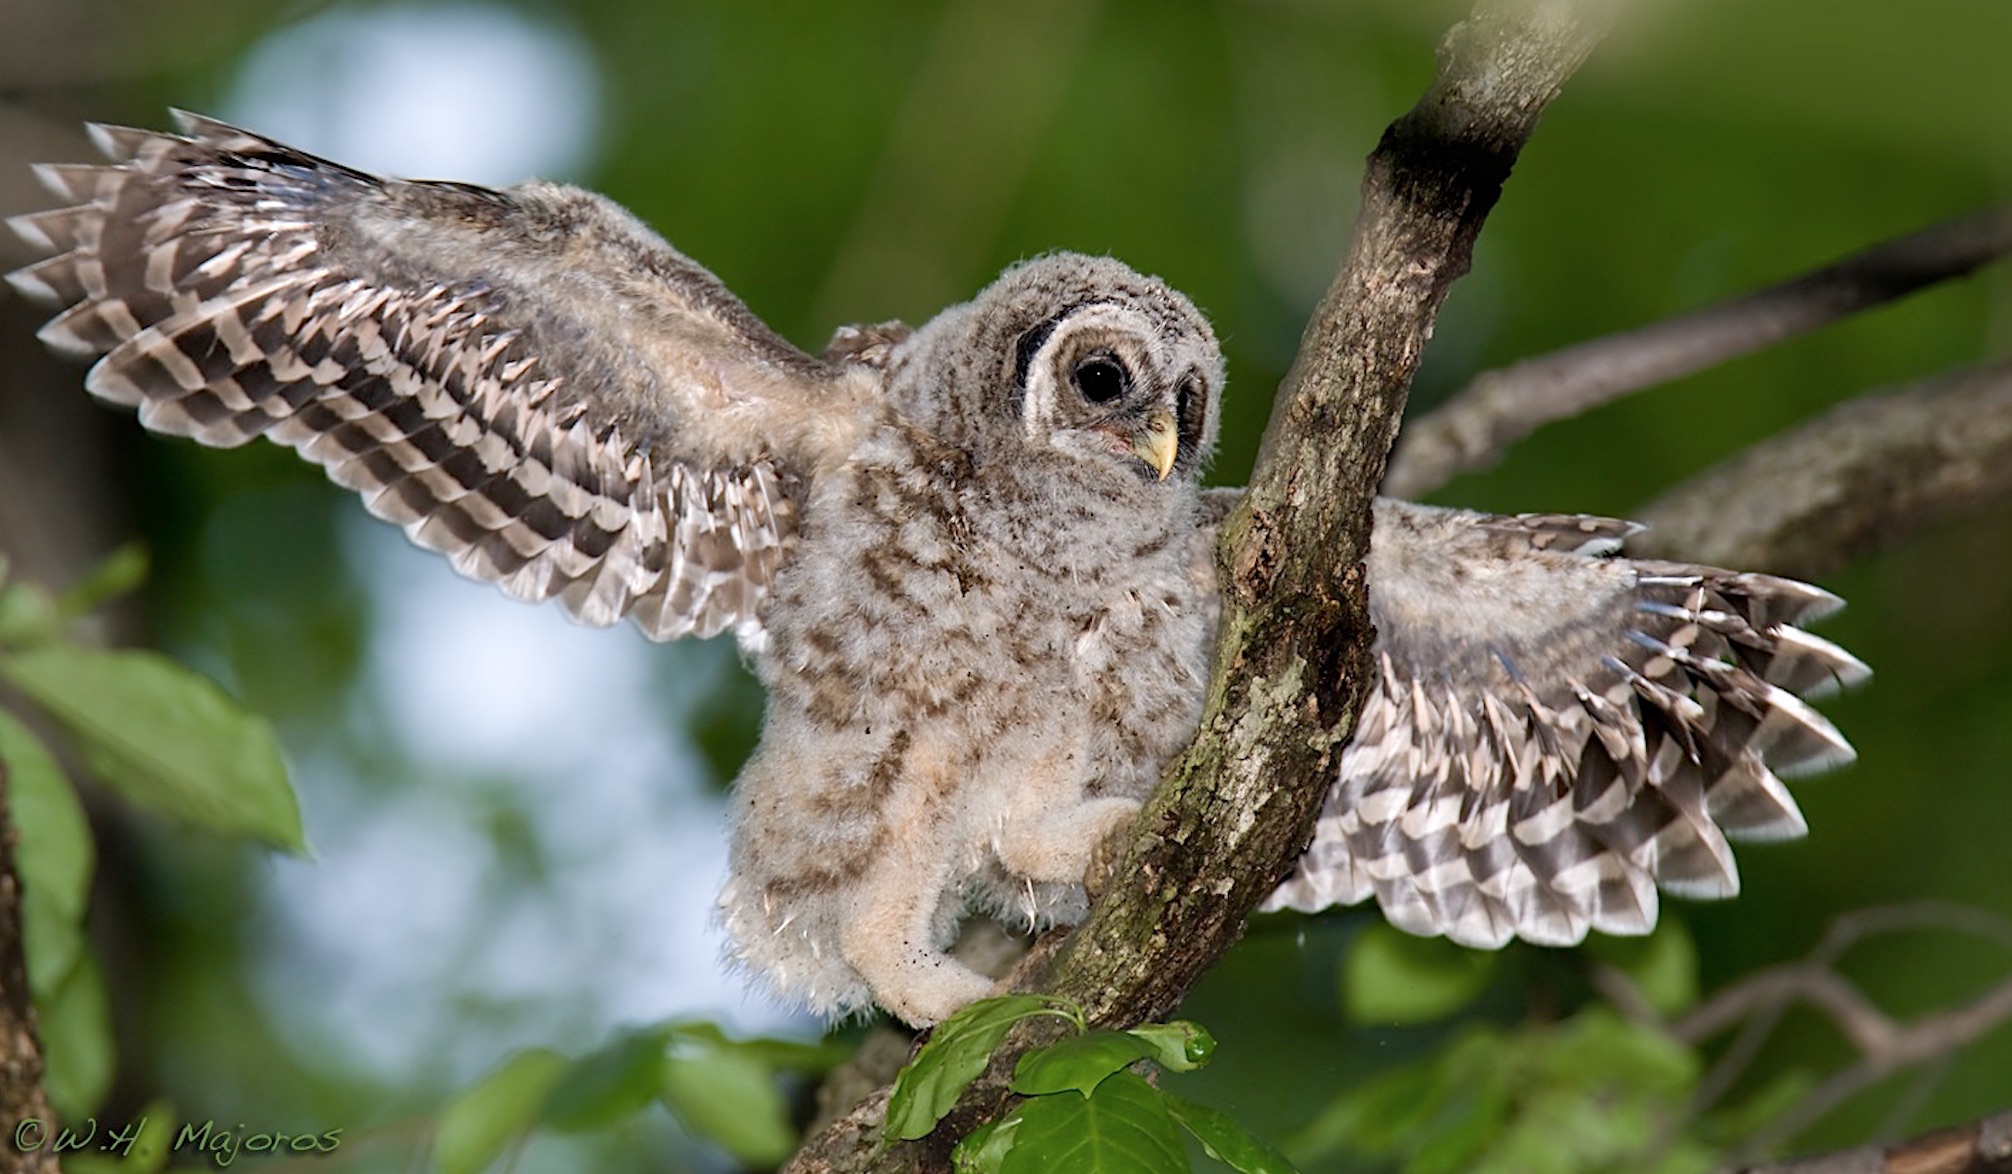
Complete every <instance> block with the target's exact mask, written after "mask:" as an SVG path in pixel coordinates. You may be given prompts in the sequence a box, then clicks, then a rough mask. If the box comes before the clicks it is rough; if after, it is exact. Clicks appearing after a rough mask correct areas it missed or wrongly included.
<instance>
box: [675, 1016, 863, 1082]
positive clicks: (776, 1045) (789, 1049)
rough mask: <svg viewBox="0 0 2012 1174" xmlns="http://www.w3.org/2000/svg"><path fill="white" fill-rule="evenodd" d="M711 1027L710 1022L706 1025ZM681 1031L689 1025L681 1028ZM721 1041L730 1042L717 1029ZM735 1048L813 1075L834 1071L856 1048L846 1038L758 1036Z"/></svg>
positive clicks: (768, 1062) (774, 1064) (738, 1042)
mask: <svg viewBox="0 0 2012 1174" xmlns="http://www.w3.org/2000/svg"><path fill="white" fill-rule="evenodd" d="M707 1026H710V1025H707ZM679 1030H680V1032H684V1031H687V1030H689V1028H680V1029H679ZM715 1036H716V1037H717V1038H718V1040H719V1042H721V1043H727V1042H728V1041H727V1040H726V1038H725V1037H724V1036H723V1035H719V1034H718V1032H717V1030H715ZM731 1046H732V1047H733V1049H734V1050H735V1051H737V1052H740V1053H742V1054H743V1055H747V1056H752V1057H753V1058H755V1059H756V1060H759V1061H761V1063H762V1064H763V1066H765V1067H768V1068H772V1069H776V1070H779V1071H783V1072H806V1073H809V1074H811V1075H813V1076H817V1075H822V1074H823V1073H826V1072H829V1071H831V1070H832V1069H833V1068H836V1067H838V1066H839V1065H840V1064H843V1063H845V1062H846V1061H847V1060H849V1059H851V1058H852V1053H853V1051H854V1048H853V1046H852V1044H851V1043H849V1042H847V1041H846V1040H845V1039H843V1038H837V1039H834V1038H830V1037H826V1038H824V1039H820V1040H817V1041H815V1042H813V1043H803V1042H801V1041H799V1040H791V1039H772V1038H770V1037H767V1036H757V1037H755V1038H754V1039H744V1040H735V1041H732V1045H731Z"/></svg>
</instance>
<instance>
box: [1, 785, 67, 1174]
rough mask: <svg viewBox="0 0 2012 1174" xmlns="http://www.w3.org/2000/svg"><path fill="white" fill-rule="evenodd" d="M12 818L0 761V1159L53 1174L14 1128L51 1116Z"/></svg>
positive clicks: (45, 1153) (49, 1157) (50, 1159)
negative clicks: (24, 1148) (25, 947)
mask: <svg viewBox="0 0 2012 1174" xmlns="http://www.w3.org/2000/svg"><path fill="white" fill-rule="evenodd" d="M15 838H16V833H15V830H14V819H13V816H12V814H11V813H10V811H9V810H8V806H7V764H6V762H4V761H0V1153H5V1154H7V1155H8V1159H7V1160H6V1161H4V1162H0V1165H4V1166H5V1167H6V1168H7V1169H9V1170H18V1171H21V1174H55V1171H56V1158H55V1155H54V1154H53V1153H52V1152H51V1151H50V1150H48V1149H44V1148H37V1149H35V1150H33V1151H31V1152H27V1153H23V1152H21V1151H20V1150H19V1148H18V1147H17V1146H16V1145H15V1129H16V1128H17V1127H18V1126H19V1125H20V1124H21V1122H23V1121H25V1120H29V1119H36V1120H40V1121H41V1122H43V1123H44V1124H45V1125H47V1124H50V1123H52V1122H53V1121H54V1120H55V1117H54V1115H53V1114H51V1113H50V1111H49V1098H48V1095H47V1093H45V1092H44V1091H43V1088H42V1045H41V1043H40V1042H39V1041H38V1040H37V1039H36V1036H35V1003H34V1000H33V999H31V998H30V997H29V994H28V963H27V955H26V954H25V953H23V951H22V938H21V878H20V875H19V874H18V873H16V872H15V871H14V843H15Z"/></svg>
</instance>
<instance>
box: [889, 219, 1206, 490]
mask: <svg viewBox="0 0 2012 1174" xmlns="http://www.w3.org/2000/svg"><path fill="white" fill-rule="evenodd" d="M916 341H917V342H918V343H919V344H922V350H921V351H920V353H919V354H918V356H917V357H918V358H920V359H921V360H922V362H923V364H924V372H920V373H918V374H919V375H920V378H918V379H916V380H915V381H913V382H912V383H910V387H909V390H910V392H911V394H915V395H917V396H918V398H921V399H923V400H926V401H928V402H925V403H917V402H910V403H907V404H904V407H906V408H908V409H909V411H910V412H911V413H913V417H914V418H919V419H926V420H927V422H928V425H929V426H931V427H933V428H935V429H936V430H937V432H938V434H939V435H940V436H942V437H943V438H944V439H946V440H951V441H953V442H956V443H959V444H962V445H965V446H967V447H969V448H970V449H971V450H972V453H973V456H974V457H976V458H977V460H978V461H979V463H980V464H981V465H983V464H985V463H987V462H988V461H990V460H996V459H1000V458H1009V459H1020V458H1024V457H1026V456H1028V455H1033V456H1035V457H1037V458H1039V459H1041V460H1042V461H1043V463H1053V462H1060V463H1062V465H1063V467H1069V468H1073V469H1075V470H1076V471H1078V472H1081V473H1084V474H1085V475H1087V476H1089V477H1091V478H1093V479H1097V478H1105V477H1108V478H1110V479H1111V480H1112V483H1113V484H1114V485H1138V484H1141V483H1146V484H1151V483H1155V482H1164V483H1169V484H1193V483H1194V482H1195V480H1196V479H1197V478H1198V477H1199V476H1200V474H1201V471H1202V468H1203V466H1204V465H1205V464H1206V463H1207V461H1208V458H1209V456H1210V454H1211V453H1212V452H1213V451H1214V448H1215V442H1216V426H1217V419H1218V408H1219V402H1220V398H1221V393H1222V386H1223V360H1222V351H1221V349H1220V348H1219V347H1218V346H1217V345H1216V338H1215V333H1214V331H1212V330H1210V329H1209V324H1208V320H1207V319H1205V318H1203V317H1202V315H1201V312H1200V311H1198V310H1196V309H1195V307H1194V304H1193V303H1191V302H1190V301H1188V299H1187V298H1185V297H1183V296H1181V294H1179V293H1178V292H1176V291H1175V290H1173V289H1172V288H1170V287H1169V286H1168V285H1167V284H1166V283H1164V282H1162V281H1159V280H1157V279H1155V278H1151V277H1147V276H1145V275H1143V274H1141V273H1139V272H1137V271H1136V270H1133V269H1132V268H1130V267H1129V266H1127V265H1124V264H1123V263H1121V262H1118V261H1113V260H1111V259H1109V258H1106V257H1089V256H1084V255H1082V254H1080V253H1053V254H1050V255H1048V256H1044V257H1039V258H1036V259H1034V260H1031V261H1025V262H1022V263H1021V264H1018V265H1015V266H1013V267H1012V268H1011V269H1008V270H1006V272H1005V273H1003V274H1001V275H1000V277H999V279H998V280H997V281H995V282H993V283H992V284H991V285H990V286H988V287H986V288H985V289H984V290H983V291H981V292H980V293H979V295H978V296H977V297H976V298H974V299H972V300H971V301H970V302H969V303H967V304H966V305H963V306H959V307H956V308H955V309H952V310H947V311H945V312H944V313H943V314H942V315H939V316H938V317H937V318H936V320H934V321H932V322H930V323H929V324H928V325H927V326H926V327H924V328H923V330H922V331H920V332H918V335H917V338H916ZM946 366H947V367H948V368H949V370H947V371H946V370H944V367H946Z"/></svg>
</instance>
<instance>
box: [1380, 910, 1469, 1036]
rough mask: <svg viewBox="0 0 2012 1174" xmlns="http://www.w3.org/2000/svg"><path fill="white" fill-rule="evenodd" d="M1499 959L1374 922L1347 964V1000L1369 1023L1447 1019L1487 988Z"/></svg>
mask: <svg viewBox="0 0 2012 1174" xmlns="http://www.w3.org/2000/svg"><path fill="white" fill-rule="evenodd" d="M1497 957H1498V955H1496V954H1495V953H1493V952H1491V951H1486V950H1469V949H1464V948H1462V947H1460V946H1456V945H1454V944H1453V943H1452V942H1449V941H1446V940H1445V939H1443V938H1420V937H1413V936H1412V935H1410V934H1407V933H1404V932H1403V931H1401V930H1397V929H1394V928H1392V927H1390V926H1388V925H1384V924H1381V923H1378V924H1374V925H1371V926H1369V927H1367V928H1366V929H1364V930H1363V931H1362V933H1360V934H1359V935H1357V936H1356V939H1355V942H1354V944H1353V945H1351V946H1350V947H1349V951H1348V956H1347V958H1346V959H1345V960H1344V961H1343V963H1342V991H1343V998H1342V1004H1343V1007H1344V1009H1345V1010H1346V1011H1347V1013H1348V1017H1349V1018H1350V1019H1352V1020H1354V1021H1355V1022H1357V1023H1361V1024H1365V1025H1373V1026H1385V1025H1390V1024H1405V1023H1429V1022H1431V1021H1432V1020H1435V1019H1443V1018H1445V1017H1446V1016H1448V1015H1451V1014H1453V1013H1454V1012H1455V1011H1458V1010H1460V1009H1461V1008H1462V1007H1465V1006H1466V1005H1467V1004H1469V1003H1471V1002H1473V1001H1474V999H1475V997H1476V996H1477V995H1479V994H1480V993H1481V992H1482V991H1483V990H1486V989H1487V987H1488V980H1489V979H1490V978H1492V977H1494V974H1495V959H1496V958H1497Z"/></svg>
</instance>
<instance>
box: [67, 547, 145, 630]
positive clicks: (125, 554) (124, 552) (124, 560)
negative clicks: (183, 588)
mask: <svg viewBox="0 0 2012 1174" xmlns="http://www.w3.org/2000/svg"><path fill="white" fill-rule="evenodd" d="M146 581H147V548H146V547H144V546H141V545H140V544H139V543H137V542H128V543H127V544H126V545H124V546H121V547H120V548H119V549H117V550H115V551H113V552H112V553H111V554H110V555H109V556H108V557H107V558H106V559H105V560H104V561H103V562H101V563H99V564H98V565H97V566H95V567H92V568H91V570H90V573H89V574H87V575H85V576H84V577H83V578H82V579H79V580H78V581H77V582H76V583H73V584H72V585H71V586H70V589H69V590H67V591H65V592H63V594H61V595H59V596H57V597H56V610H57V611H58V612H59V613H60V614H61V615H62V616H63V618H64V619H74V618H76V617H77V616H81V615H88V614H90V613H91V612H94V611H96V610H98V608H99V607H100V606H102V605H103V604H104V603H106V602H107V601H108V600H113V599H117V598H118V597H119V596H121V595H125V594H126V593H128V592H130V591H132V590H134V589H135V588H137V587H138V586H139V585H140V584H142V583H144V582H146Z"/></svg>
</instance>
